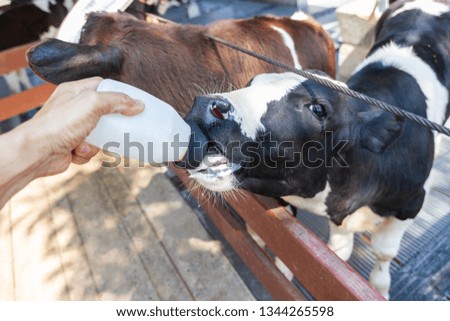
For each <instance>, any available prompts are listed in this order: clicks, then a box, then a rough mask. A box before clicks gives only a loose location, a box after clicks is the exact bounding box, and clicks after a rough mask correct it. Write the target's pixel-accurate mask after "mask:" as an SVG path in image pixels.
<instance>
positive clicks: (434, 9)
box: [391, 0, 449, 17]
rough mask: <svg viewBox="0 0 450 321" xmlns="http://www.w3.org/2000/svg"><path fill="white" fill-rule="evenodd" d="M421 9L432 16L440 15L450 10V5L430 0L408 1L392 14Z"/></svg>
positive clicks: (393, 15)
mask: <svg viewBox="0 0 450 321" xmlns="http://www.w3.org/2000/svg"><path fill="white" fill-rule="evenodd" d="M415 9H417V10H420V11H422V12H425V13H427V14H429V15H432V16H440V15H441V14H443V13H446V12H447V11H449V7H448V6H446V5H445V4H443V3H439V2H434V1H429V0H416V1H413V2H407V3H405V4H404V5H403V7H401V8H400V9H398V10H397V11H395V12H394V13H393V14H392V15H391V16H392V17H395V16H396V15H398V14H400V13H402V12H405V11H408V10H415Z"/></svg>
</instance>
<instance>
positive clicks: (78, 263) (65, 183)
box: [41, 167, 99, 300]
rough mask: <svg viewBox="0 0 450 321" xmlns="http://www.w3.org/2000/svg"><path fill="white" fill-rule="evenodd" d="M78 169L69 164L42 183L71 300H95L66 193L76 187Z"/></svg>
mask: <svg viewBox="0 0 450 321" xmlns="http://www.w3.org/2000/svg"><path fill="white" fill-rule="evenodd" d="M76 174H77V169H76V168H74V167H72V168H70V169H69V170H68V171H67V172H65V173H63V174H61V175H57V176H51V177H46V178H42V179H41V182H42V184H41V186H42V189H43V190H46V191H47V193H46V195H47V201H48V204H49V205H48V206H49V208H51V211H50V212H51V218H52V224H53V229H54V231H55V239H56V243H57V247H58V252H59V256H60V260H61V264H62V267H63V269H62V273H63V276H64V278H65V280H66V284H67V289H68V292H69V298H70V300H98V299H99V293H98V290H97V288H96V285H95V282H94V278H93V275H92V271H91V269H90V266H89V261H88V259H87V255H86V251H85V249H84V246H83V242H82V239H81V236H80V232H79V230H78V226H77V224H76V222H75V220H74V216H73V214H72V210H71V207H70V204H69V201H68V199H67V197H66V194H67V193H68V192H70V191H71V190H72V189H74V188H76V184H74V182H72V178H73V176H74V175H76Z"/></svg>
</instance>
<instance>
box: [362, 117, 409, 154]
mask: <svg viewBox="0 0 450 321" xmlns="http://www.w3.org/2000/svg"><path fill="white" fill-rule="evenodd" d="M357 117H358V120H359V122H360V131H359V134H360V135H359V140H360V144H361V146H362V147H364V148H366V149H368V150H370V151H372V152H374V153H382V152H383V151H384V150H385V149H386V147H388V146H389V145H391V144H392V143H393V142H394V141H395V140H396V139H397V138H398V136H400V134H401V132H402V129H403V119H402V118H400V117H398V116H396V115H394V114H391V113H388V112H384V111H367V112H359V113H358V114H357Z"/></svg>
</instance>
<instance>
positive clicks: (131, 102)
mask: <svg viewBox="0 0 450 321" xmlns="http://www.w3.org/2000/svg"><path fill="white" fill-rule="evenodd" d="M97 94H98V95H99V97H98V99H99V102H100V104H99V108H100V110H101V113H102V115H104V114H111V113H118V114H123V115H126V116H133V115H136V114H139V113H140V112H142V111H143V110H144V108H145V104H144V102H143V101H142V100H138V99H133V98H131V97H130V96H128V95H125V94H122V93H115V92H97Z"/></svg>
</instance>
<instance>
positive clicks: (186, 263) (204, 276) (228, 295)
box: [120, 167, 254, 300]
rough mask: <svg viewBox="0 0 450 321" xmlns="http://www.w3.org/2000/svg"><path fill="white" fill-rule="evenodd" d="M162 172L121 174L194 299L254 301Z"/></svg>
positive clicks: (135, 170)
mask: <svg viewBox="0 0 450 321" xmlns="http://www.w3.org/2000/svg"><path fill="white" fill-rule="evenodd" d="M163 171H164V170H163V169H161V170H160V171H159V172H157V173H156V174H155V171H153V170H149V169H148V168H133V167H132V168H128V169H121V170H120V172H121V173H122V174H123V177H124V178H125V180H126V181H127V184H128V185H129V186H130V188H131V192H132V196H133V197H135V198H136V199H137V200H138V201H139V203H140V204H141V206H142V208H143V210H144V211H145V213H146V216H147V218H148V220H149V221H150V222H151V224H152V225H153V226H154V228H155V230H156V231H157V233H158V238H159V239H160V240H161V242H162V243H163V244H164V247H165V248H166V249H167V251H168V255H170V257H171V259H172V261H173V262H174V263H175V265H176V266H177V268H178V270H179V272H180V274H181V275H182V277H183V279H184V280H185V281H186V283H187V284H188V286H189V288H190V290H191V292H192V293H193V295H194V297H195V299H196V300H254V297H253V295H252V294H251V293H250V291H249V290H248V288H247V287H246V286H245V284H244V283H243V281H242V280H241V278H240V277H239V275H238V274H237V272H236V271H234V269H233V267H232V266H231V264H230V263H229V262H228V260H227V259H226V258H225V257H224V255H223V253H222V250H221V244H220V242H218V241H214V240H212V239H211V238H210V236H209V235H208V234H207V233H206V231H205V230H204V229H203V227H202V225H201V223H200V222H199V220H198V218H197V216H196V215H195V213H194V212H193V211H192V210H191V209H190V207H189V206H188V204H186V202H185V201H184V200H183V199H182V198H181V197H180V195H179V193H178V191H177V190H176V189H175V187H174V186H172V185H171V183H170V181H169V180H168V179H167V177H166V176H165V175H164V173H163ZM218 280H220V282H218Z"/></svg>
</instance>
